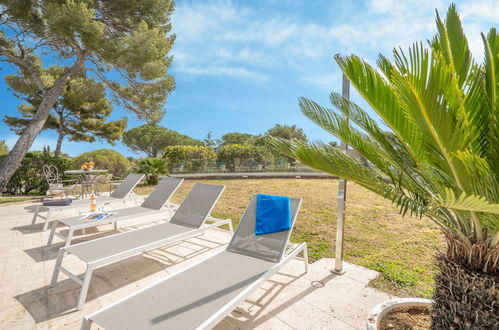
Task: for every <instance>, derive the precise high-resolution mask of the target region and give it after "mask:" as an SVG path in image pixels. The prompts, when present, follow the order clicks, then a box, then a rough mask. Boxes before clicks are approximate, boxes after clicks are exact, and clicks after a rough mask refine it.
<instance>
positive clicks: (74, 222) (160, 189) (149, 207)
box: [47, 177, 184, 246]
mask: <svg viewBox="0 0 499 330" xmlns="http://www.w3.org/2000/svg"><path fill="white" fill-rule="evenodd" d="M182 181H184V179H179V178H170V177H165V178H164V179H163V180H161V182H160V183H159V184H158V185H157V186H156V188H154V190H153V192H152V193H151V194H150V195H149V196H148V197H147V198H146V200H145V201H144V202H143V203H142V205H141V206H136V207H128V208H124V209H118V210H112V211H110V212H112V213H113V215H111V216H109V217H107V218H105V219H102V220H96V221H93V220H85V219H82V216H81V215H80V216H76V217H71V218H66V219H60V220H54V221H53V223H52V230H51V231H50V236H49V240H48V243H47V245H48V246H51V245H52V241H53V239H54V236H57V237H59V238H61V239H63V240H64V241H65V242H66V243H65V245H64V246H68V245H70V244H71V239H72V238H73V234H74V232H75V230H79V229H86V228H91V227H97V226H101V225H105V224H109V223H113V224H114V228H115V229H116V228H117V225H118V222H119V221H123V220H130V219H135V218H139V217H140V218H142V217H147V216H153V215H157V214H158V213H161V212H164V210H163V206H165V204H166V203H167V202H168V200H169V199H170V197H171V196H172V195H173V194H174V193H175V191H177V188H178V187H179V186H180V184H181V183H182ZM59 223H62V224H64V225H65V226H66V227H69V231H68V234H67V236H63V235H62V234H61V233H58V232H56V229H57V225H58V224H59Z"/></svg>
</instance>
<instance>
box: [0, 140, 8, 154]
mask: <svg viewBox="0 0 499 330" xmlns="http://www.w3.org/2000/svg"><path fill="white" fill-rule="evenodd" d="M8 153H9V148H8V147H7V144H6V143H5V140H0V156H2V155H6V154H8Z"/></svg>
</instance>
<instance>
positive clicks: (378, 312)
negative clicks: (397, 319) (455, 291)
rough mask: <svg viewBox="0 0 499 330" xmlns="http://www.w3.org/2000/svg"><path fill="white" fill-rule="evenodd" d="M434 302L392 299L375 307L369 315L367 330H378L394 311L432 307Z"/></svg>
mask: <svg viewBox="0 0 499 330" xmlns="http://www.w3.org/2000/svg"><path fill="white" fill-rule="evenodd" d="M432 303H433V301H432V300H431V299H423V298H397V299H390V300H387V301H385V302H384V303H381V304H378V305H376V306H374V308H373V309H372V310H371V312H370V313H369V316H368V317H367V322H366V329H367V330H378V325H379V324H380V323H381V319H383V317H384V316H385V315H386V314H387V313H388V312H389V311H391V310H392V309H394V308H399V307H408V306H412V307H428V306H431V304H432Z"/></svg>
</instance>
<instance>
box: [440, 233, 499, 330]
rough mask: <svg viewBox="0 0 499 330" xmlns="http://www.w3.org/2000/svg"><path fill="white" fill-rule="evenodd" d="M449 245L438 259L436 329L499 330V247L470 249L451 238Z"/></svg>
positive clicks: (476, 245)
mask: <svg viewBox="0 0 499 330" xmlns="http://www.w3.org/2000/svg"><path fill="white" fill-rule="evenodd" d="M447 243H448V244H449V250H448V252H447V254H443V253H442V254H439V255H438V256H437V264H438V268H439V274H438V275H437V276H436V278H435V295H434V297H433V299H434V301H435V303H434V304H433V306H432V329H499V270H498V266H499V265H498V264H497V258H498V257H499V247H497V246H496V247H493V248H490V247H488V243H489V242H488V241H486V242H482V243H478V244H474V245H473V246H472V248H471V249H468V248H467V247H466V245H465V244H463V243H462V242H460V239H459V238H457V237H452V236H451V235H447ZM484 266H485V267H484Z"/></svg>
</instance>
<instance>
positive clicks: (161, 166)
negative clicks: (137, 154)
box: [134, 158, 168, 185]
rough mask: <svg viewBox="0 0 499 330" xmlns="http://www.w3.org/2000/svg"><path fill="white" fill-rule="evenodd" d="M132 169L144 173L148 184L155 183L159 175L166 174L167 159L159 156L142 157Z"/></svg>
mask: <svg viewBox="0 0 499 330" xmlns="http://www.w3.org/2000/svg"><path fill="white" fill-rule="evenodd" d="M134 171H136V172H137V173H142V174H145V175H146V181H147V184H148V185H156V184H158V181H159V180H158V179H159V176H160V175H165V174H168V169H167V161H166V160H165V159H160V158H144V159H141V160H140V161H139V162H138V163H137V164H136V165H135V169H134Z"/></svg>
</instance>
